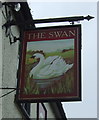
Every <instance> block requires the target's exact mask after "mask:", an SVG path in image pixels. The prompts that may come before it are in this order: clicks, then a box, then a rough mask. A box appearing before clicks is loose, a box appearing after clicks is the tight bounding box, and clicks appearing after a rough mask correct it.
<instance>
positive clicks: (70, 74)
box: [17, 25, 81, 102]
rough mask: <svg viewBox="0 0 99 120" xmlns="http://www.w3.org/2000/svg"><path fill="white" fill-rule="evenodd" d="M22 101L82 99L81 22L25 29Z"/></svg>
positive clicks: (21, 60)
mask: <svg viewBox="0 0 99 120" xmlns="http://www.w3.org/2000/svg"><path fill="white" fill-rule="evenodd" d="M22 39H23V40H22V41H23V42H22V49H21V56H20V57H21V58H20V73H19V80H18V91H17V98H18V100H19V101H21V102H22V101H27V102H37V101H45V102H46V101H48V102H49V101H55V100H59V101H80V100H81V25H68V26H57V27H45V28H44V27H43V28H35V29H33V30H26V31H24V32H23V37H22Z"/></svg>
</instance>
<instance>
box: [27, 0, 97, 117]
mask: <svg viewBox="0 0 99 120" xmlns="http://www.w3.org/2000/svg"><path fill="white" fill-rule="evenodd" d="M28 1H29V5H30V8H31V13H32V15H33V19H43V18H55V17H56V18H58V17H72V16H87V15H91V16H94V17H95V18H94V19H92V20H90V21H87V20H84V21H81V22H80V23H79V22H75V24H82V50H81V61H82V66H81V71H82V72H81V74H82V101H79V102H63V103H62V104H63V108H64V111H65V113H66V116H67V118H97V1H95V0H94V1H91V2H90V1H85V2H84V1H82V2H77V1H76V2H75V1H74V2H71V0H69V1H70V2H66V1H63V0H61V2H59V0H58V2H56V1H54V0H53V1H54V2H52V0H50V2H40V1H38V0H37V2H35V1H34V2H33V1H32V2H30V0H28ZM43 1H44V0H43ZM53 25H54V26H56V25H70V23H69V22H64V23H50V24H40V25H36V27H46V26H53Z"/></svg>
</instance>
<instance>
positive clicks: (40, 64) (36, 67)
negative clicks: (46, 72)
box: [33, 55, 45, 77]
mask: <svg viewBox="0 0 99 120" xmlns="http://www.w3.org/2000/svg"><path fill="white" fill-rule="evenodd" d="M44 59H45V58H44V56H43V55H42V56H41V57H40V61H39V63H38V64H37V65H36V66H35V67H34V68H33V76H34V77H35V75H36V74H37V73H38V71H39V69H40V68H41V67H42V66H43V64H44Z"/></svg>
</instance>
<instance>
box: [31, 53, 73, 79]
mask: <svg viewBox="0 0 99 120" xmlns="http://www.w3.org/2000/svg"><path fill="white" fill-rule="evenodd" d="M32 58H35V59H40V60H39V63H38V64H37V65H36V66H35V67H33V68H32V70H31V71H30V73H29V75H30V77H31V76H33V79H50V78H54V77H58V76H61V75H63V74H64V73H66V72H67V71H68V70H69V69H71V68H72V67H73V64H66V62H65V60H64V59H63V58H62V57H61V56H49V57H47V58H46V59H45V57H44V55H43V54H41V53H35V54H34V55H33V56H32Z"/></svg>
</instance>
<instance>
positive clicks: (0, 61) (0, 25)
mask: <svg viewBox="0 0 99 120" xmlns="http://www.w3.org/2000/svg"><path fill="white" fill-rule="evenodd" d="M0 16H2V11H1V8H0ZM1 87H2V17H0V88H1ZM1 95H2V90H1V89H0V96H1ZM1 118H2V99H1V98H0V119H1Z"/></svg>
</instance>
